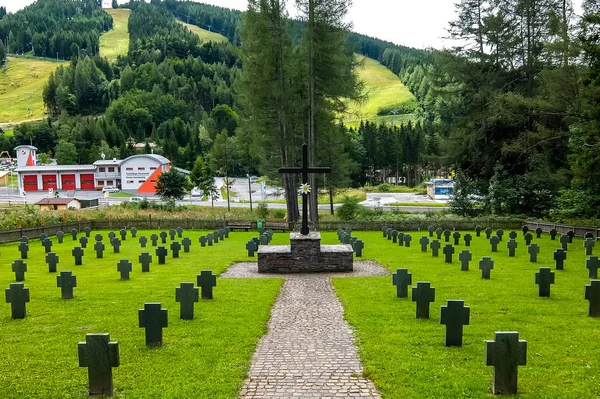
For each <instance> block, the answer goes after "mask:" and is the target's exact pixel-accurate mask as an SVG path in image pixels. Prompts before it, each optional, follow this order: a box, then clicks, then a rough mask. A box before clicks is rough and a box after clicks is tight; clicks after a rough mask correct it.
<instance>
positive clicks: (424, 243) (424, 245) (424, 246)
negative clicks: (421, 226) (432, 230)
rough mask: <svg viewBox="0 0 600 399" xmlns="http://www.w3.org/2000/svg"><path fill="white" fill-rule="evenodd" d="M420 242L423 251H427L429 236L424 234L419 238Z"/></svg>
mask: <svg viewBox="0 0 600 399" xmlns="http://www.w3.org/2000/svg"><path fill="white" fill-rule="evenodd" d="M419 244H421V252H427V246H428V245H429V238H427V236H423V237H421V238H420V239H419Z"/></svg>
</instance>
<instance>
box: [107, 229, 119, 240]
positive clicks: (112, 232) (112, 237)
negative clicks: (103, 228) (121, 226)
mask: <svg viewBox="0 0 600 399" xmlns="http://www.w3.org/2000/svg"><path fill="white" fill-rule="evenodd" d="M116 236H117V235H116V234H115V232H114V231H109V232H108V241H112V240H113V239H114V238H115V237H116Z"/></svg>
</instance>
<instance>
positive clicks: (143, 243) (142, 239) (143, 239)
mask: <svg viewBox="0 0 600 399" xmlns="http://www.w3.org/2000/svg"><path fill="white" fill-rule="evenodd" d="M138 241H139V242H140V246H141V247H142V248H146V245H147V244H148V238H147V237H146V236H141V237H140V239H139V240H138Z"/></svg>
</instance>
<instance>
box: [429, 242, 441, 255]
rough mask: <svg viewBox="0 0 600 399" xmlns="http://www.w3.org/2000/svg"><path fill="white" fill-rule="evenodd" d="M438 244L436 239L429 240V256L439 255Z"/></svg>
mask: <svg viewBox="0 0 600 399" xmlns="http://www.w3.org/2000/svg"><path fill="white" fill-rule="evenodd" d="M440 246H441V244H440V242H439V241H438V240H433V241H431V245H429V247H430V248H431V256H434V257H437V256H439V250H440Z"/></svg>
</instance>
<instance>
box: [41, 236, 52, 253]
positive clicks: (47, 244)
mask: <svg viewBox="0 0 600 399" xmlns="http://www.w3.org/2000/svg"><path fill="white" fill-rule="evenodd" d="M42 245H43V246H44V250H45V251H46V253H48V252H50V251H52V240H51V239H49V238H46V239H44V240H43V241H42Z"/></svg>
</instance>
